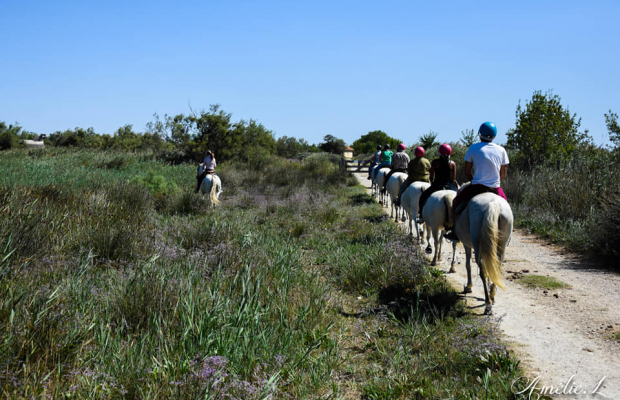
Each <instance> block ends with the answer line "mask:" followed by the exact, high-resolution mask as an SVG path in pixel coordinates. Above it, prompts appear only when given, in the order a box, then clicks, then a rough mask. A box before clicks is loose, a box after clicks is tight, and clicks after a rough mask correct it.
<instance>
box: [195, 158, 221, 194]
mask: <svg viewBox="0 0 620 400" xmlns="http://www.w3.org/2000/svg"><path fill="white" fill-rule="evenodd" d="M201 165H202V174H199V175H196V181H197V182H196V190H194V191H195V192H196V193H198V192H199V191H200V184H201V183H202V180H203V179H204V178H205V177H206V176H207V174H215V167H216V166H217V163H216V162H215V155H214V154H213V152H212V151H211V150H208V151H207V155H206V157H205V159H204V160H203V161H202V164H201Z"/></svg>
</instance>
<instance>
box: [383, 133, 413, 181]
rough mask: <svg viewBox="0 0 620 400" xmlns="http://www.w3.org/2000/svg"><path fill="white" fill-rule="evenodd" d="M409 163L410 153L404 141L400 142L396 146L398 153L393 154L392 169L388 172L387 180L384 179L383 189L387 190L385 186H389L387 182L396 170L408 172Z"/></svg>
mask: <svg viewBox="0 0 620 400" xmlns="http://www.w3.org/2000/svg"><path fill="white" fill-rule="evenodd" d="M408 165H409V154H407V153H405V145H404V144H403V143H401V144H399V145H398V147H397V148H396V153H394V155H393V156H392V164H391V165H390V169H391V171H390V172H388V174H387V176H386V177H385V180H384V181H383V189H382V191H384V192H385V188H386V187H387V183H388V181H389V180H390V178H391V177H392V174H394V173H396V172H407V166H408Z"/></svg>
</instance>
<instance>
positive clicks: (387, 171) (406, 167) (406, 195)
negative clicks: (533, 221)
mask: <svg viewBox="0 0 620 400" xmlns="http://www.w3.org/2000/svg"><path fill="white" fill-rule="evenodd" d="M478 136H479V137H480V142H479V143H476V144H473V145H471V146H470V147H469V148H468V149H467V152H466V153H465V157H464V160H465V164H464V168H463V172H464V175H465V177H466V178H467V179H468V180H469V182H468V183H466V184H465V185H463V187H461V188H460V190H459V186H458V183H457V182H456V172H457V171H456V163H455V162H454V161H452V160H451V159H450V157H451V155H452V149H451V147H450V145H448V144H445V143H444V144H442V145H440V146H439V149H438V150H439V157H438V158H436V159H434V160H433V161H432V162H429V161H428V160H427V159H426V158H424V155H425V150H424V148H422V147H417V148H416V149H415V150H414V155H415V157H414V158H413V159H411V160H410V159H409V156H408V155H407V154H406V153H405V146H404V145H403V144H402V143H401V144H399V145H398V149H397V152H396V153H393V152H392V151H391V150H390V146H389V145H385V146H383V148H382V149H381V148H379V147H378V148H377V152H376V153H375V155H374V156H373V161H374V162H373V164H372V165H371V167H370V168H369V171H368V179H373V183H378V184H380V185H381V184H383V186H382V187H381V186H380V187H379V188H378V190H379V191H380V192H383V193H385V188H386V186H388V185H389V184H388V181H389V179H390V177H392V176H393V175H394V174H396V173H399V172H400V173H406V174H407V175H406V179H404V181H403V182H402V184H401V185H400V188H399V190H398V192H397V195H396V196H395V198H394V199H393V203H394V206H396V207H399V206H401V205H402V206H403V208H404V209H405V210H406V211H407V212H408V213H409V216H410V233H411V234H413V232H412V229H411V226H412V225H411V224H412V223H413V222H415V224H414V225H415V226H416V231H417V224H418V223H419V224H425V226H426V232H427V240H429V239H430V234H431V232H432V234H433V237H434V240H435V255H434V257H433V262H432V265H435V264H436V261H437V259H438V257H439V258H440V257H441V253H440V248H441V238H440V237H439V231H441V230H443V234H442V237H443V238H445V239H446V240H448V241H450V242H452V244H453V258H452V266H451V272H454V254H455V251H456V244H457V242H459V241H460V242H462V243H463V246H464V247H465V255H466V269H467V275H468V283H467V286H466V287H465V292H471V287H472V282H471V265H470V258H471V251H472V249H473V250H474V255H475V259H476V262H477V263H478V265H479V266H480V275H481V278H482V281H483V283H484V291H485V300H486V304H487V308H486V310H485V312H487V313H490V312H491V303H492V302H493V298H494V294H495V286H496V285H497V286H499V287H502V288H503V281H502V276H501V272H500V266H501V261H502V259H503V257H504V252H505V249H506V245H507V243H508V240H509V238H510V235H511V232H512V226H513V217H512V211H511V210H510V206H509V205H508V202H507V199H506V195H505V194H504V192H503V190H502V189H501V187H500V182H501V181H502V180H503V179H504V178H505V177H506V171H507V170H506V168H507V165H508V163H509V160H508V154H507V153H506V150H505V149H504V148H503V147H502V146H500V145H497V144H495V143H493V140H494V139H495V137H496V136H497V127H496V126H495V124H493V123H491V122H485V123H483V124H482V125H481V126H480V128H479V130H478ZM402 175H403V176H404V174H402ZM378 177H382V178H383V179H381V180H380V181H379V180H378V179H377V178H378ZM457 191H458V192H457ZM396 215H397V216H398V212H397V214H396ZM414 220H415V221H414ZM418 236H419V233H418ZM438 248H439V249H438ZM426 251H427V253H432V249H431V247H430V241H429V243H428V246H427V248H426ZM487 278H488V279H489V283H490V282H492V284H490V285H489V287H488V288H487V280H486V279H487Z"/></svg>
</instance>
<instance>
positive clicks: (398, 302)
mask: <svg viewBox="0 0 620 400" xmlns="http://www.w3.org/2000/svg"><path fill="white" fill-rule="evenodd" d="M247 158H248V160H247V162H244V161H235V162H229V163H227V164H223V165H221V166H220V167H218V174H219V175H220V177H221V179H222V182H223V185H224V190H225V191H224V195H225V196H224V197H222V206H221V207H218V208H215V209H213V208H209V207H207V202H206V201H205V200H204V199H203V198H202V197H200V196H199V195H195V194H194V193H193V191H192V189H193V187H194V184H195V178H194V175H195V166H194V165H190V164H170V163H164V162H162V161H161V159H160V158H159V155H158V153H157V152H150V153H124V152H117V151H108V152H96V151H91V150H79V151H71V150H67V149H66V148H46V149H37V150H36V151H34V150H29V151H26V150H19V151H17V150H12V151H7V152H4V153H3V154H2V158H0V210H2V212H0V251H1V252H2V254H1V255H0V277H1V279H0V360H1V361H0V393H1V394H2V397H4V398H44V397H50V398H65V397H74V398H129V399H133V398H188V399H189V398H191V399H194V398H244V399H259V398H266V397H269V396H271V397H272V398H282V399H288V398H318V397H325V398H359V397H362V398H366V399H380V398H384V399H387V398H390V399H392V398H395V399H399V398H401V399H409V398H417V399H434V398H462V399H477V398H485V397H486V398H515V397H514V395H512V394H511V391H510V385H511V383H512V382H513V380H514V379H515V378H516V377H518V376H519V374H520V371H519V367H518V365H519V363H518V361H517V360H516V359H515V358H514V356H513V355H512V354H511V353H509V352H508V351H507V350H506V349H505V347H504V346H503V345H501V343H500V342H499V340H498V338H499V334H498V333H497V330H496V326H495V324H494V323H493V321H490V320H484V319H479V318H475V317H468V316H464V315H463V311H462V308H463V307H462V305H461V304H460V302H459V301H458V297H457V295H456V294H455V293H454V292H453V291H452V289H450V288H449V286H448V284H447V283H446V281H445V280H444V279H443V277H442V275H441V273H439V271H437V270H434V269H430V268H429V267H428V266H427V264H426V262H425V261H423V258H422V257H421V256H420V254H419V253H418V248H417V246H414V245H413V243H412V242H411V241H410V239H409V238H408V237H407V236H406V235H403V234H402V233H400V231H398V230H397V229H396V228H395V227H394V225H393V224H392V223H391V222H390V221H386V220H385V219H384V218H380V217H381V216H382V213H381V210H380V208H379V207H378V206H377V205H376V204H375V203H373V202H368V201H367V197H366V196H365V194H364V191H363V189H362V188H361V187H359V186H355V180H354V179H353V177H351V176H349V175H347V174H346V173H343V172H341V171H340V170H339V169H338V168H337V166H336V164H335V163H334V162H332V160H331V159H330V158H329V157H326V156H321V155H317V156H312V157H308V158H306V159H304V161H303V162H298V161H287V160H282V159H277V158H270V157H269V158H265V159H264V160H263V161H262V163H261V167H260V169H257V168H256V167H255V165H256V164H252V162H251V160H249V157H247Z"/></svg>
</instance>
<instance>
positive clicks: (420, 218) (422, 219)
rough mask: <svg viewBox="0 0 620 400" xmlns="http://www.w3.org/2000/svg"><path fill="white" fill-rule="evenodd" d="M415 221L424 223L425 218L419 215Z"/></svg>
mask: <svg viewBox="0 0 620 400" xmlns="http://www.w3.org/2000/svg"><path fill="white" fill-rule="evenodd" d="M415 222H417V223H418V224H423V223H424V218H422V217H418V219H416V220H415Z"/></svg>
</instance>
